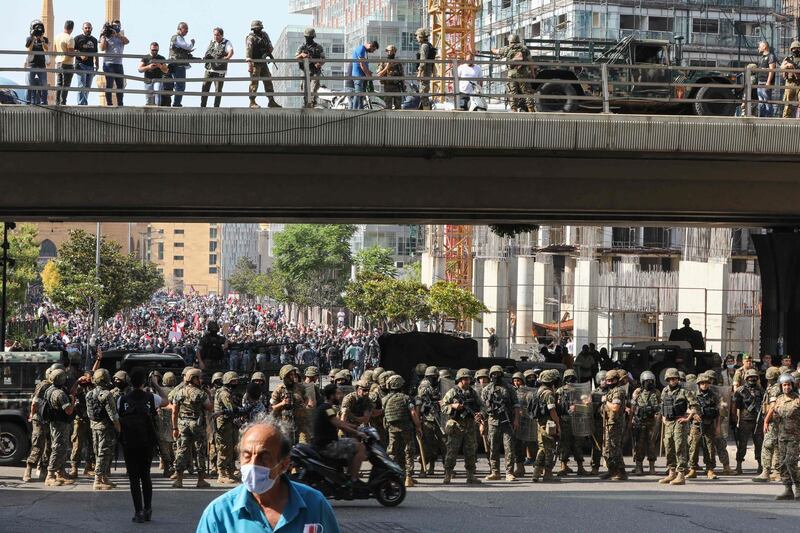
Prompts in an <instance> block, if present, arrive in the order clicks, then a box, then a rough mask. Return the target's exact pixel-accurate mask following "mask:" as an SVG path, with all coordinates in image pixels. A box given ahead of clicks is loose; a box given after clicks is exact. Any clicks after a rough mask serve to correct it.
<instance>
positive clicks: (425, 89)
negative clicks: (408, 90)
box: [419, 74, 431, 109]
mask: <svg viewBox="0 0 800 533" xmlns="http://www.w3.org/2000/svg"><path fill="white" fill-rule="evenodd" d="M425 76H430V75H428V74H426V75H425ZM419 92H420V93H421V94H425V96H421V97H420V99H419V108H420V109H430V108H431V97H430V96H428V94H430V92H431V80H419ZM426 93H427V94H426Z"/></svg>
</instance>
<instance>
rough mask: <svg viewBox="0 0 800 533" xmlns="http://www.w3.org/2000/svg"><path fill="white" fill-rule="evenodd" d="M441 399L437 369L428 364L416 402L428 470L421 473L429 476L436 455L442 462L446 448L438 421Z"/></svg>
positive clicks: (431, 473)
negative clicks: (418, 409) (420, 419)
mask: <svg viewBox="0 0 800 533" xmlns="http://www.w3.org/2000/svg"><path fill="white" fill-rule="evenodd" d="M441 399H442V396H441V394H440V388H439V369H438V368H436V367H435V366H429V367H428V368H426V369H425V378H424V379H423V380H422V382H421V383H420V384H419V387H418V388H417V402H418V405H419V406H420V416H421V418H422V446H423V451H424V453H425V461H427V467H428V471H427V472H423V474H426V475H429V476H432V475H433V471H434V468H435V465H436V458H437V457H439V456H441V458H442V462H444V456H445V450H446V446H445V442H444V435H442V426H441V425H440V423H439V414H440V406H439V401H440V400H441Z"/></svg>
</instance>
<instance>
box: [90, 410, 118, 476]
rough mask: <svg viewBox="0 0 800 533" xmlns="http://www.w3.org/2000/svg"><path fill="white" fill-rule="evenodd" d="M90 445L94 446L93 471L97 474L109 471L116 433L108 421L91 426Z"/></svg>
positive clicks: (114, 448) (115, 446)
mask: <svg viewBox="0 0 800 533" xmlns="http://www.w3.org/2000/svg"><path fill="white" fill-rule="evenodd" d="M92 445H93V446H94V455H95V458H96V459H95V460H96V461H97V462H96V464H95V466H94V471H95V472H96V473H97V474H104V475H108V474H110V473H111V460H112V459H113V458H114V452H115V451H116V449H117V433H116V432H115V431H114V428H113V427H112V426H111V423H110V422H109V423H108V425H105V426H102V427H97V426H95V427H94V428H92Z"/></svg>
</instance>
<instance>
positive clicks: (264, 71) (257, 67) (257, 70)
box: [206, 63, 275, 370]
mask: <svg viewBox="0 0 800 533" xmlns="http://www.w3.org/2000/svg"><path fill="white" fill-rule="evenodd" d="M270 77H271V74H270V73H269V67H268V66H267V64H266V63H253V72H251V73H250V91H249V92H250V101H251V102H255V101H256V96H257V95H258V82H259V80H258V78H267V79H264V80H260V81H262V82H264V91H265V92H266V93H267V96H269V97H270V98H271V97H272V94H273V93H274V92H275V88H274V87H273V86H272V80H271V79H269V78H270ZM206 370H208V368H206Z"/></svg>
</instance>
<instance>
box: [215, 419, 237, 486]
mask: <svg viewBox="0 0 800 533" xmlns="http://www.w3.org/2000/svg"><path fill="white" fill-rule="evenodd" d="M237 433H238V432H237V429H236V425H234V424H233V422H227V423H225V424H223V425H222V427H220V428H218V429H217V433H216V436H215V441H216V442H215V444H216V449H217V472H218V473H219V474H220V475H222V474H223V473H233V471H234V470H236V439H237V437H238V434H237Z"/></svg>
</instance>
